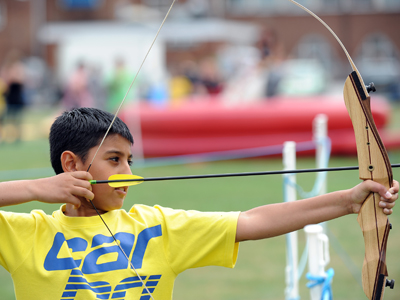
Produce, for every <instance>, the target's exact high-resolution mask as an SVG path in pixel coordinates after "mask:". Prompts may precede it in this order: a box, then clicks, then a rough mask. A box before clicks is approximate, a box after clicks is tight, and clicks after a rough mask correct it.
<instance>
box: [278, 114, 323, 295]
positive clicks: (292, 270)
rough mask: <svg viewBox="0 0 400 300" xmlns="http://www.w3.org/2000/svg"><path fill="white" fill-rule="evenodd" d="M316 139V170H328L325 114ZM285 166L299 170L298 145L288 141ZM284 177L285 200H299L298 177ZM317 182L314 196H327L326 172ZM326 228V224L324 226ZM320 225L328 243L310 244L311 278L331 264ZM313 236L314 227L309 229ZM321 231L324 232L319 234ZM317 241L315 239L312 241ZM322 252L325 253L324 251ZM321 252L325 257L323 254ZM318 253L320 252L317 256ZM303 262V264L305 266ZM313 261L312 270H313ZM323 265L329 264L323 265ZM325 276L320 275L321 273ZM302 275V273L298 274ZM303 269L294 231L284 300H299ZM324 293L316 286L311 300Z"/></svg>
mask: <svg viewBox="0 0 400 300" xmlns="http://www.w3.org/2000/svg"><path fill="white" fill-rule="evenodd" d="M313 139H314V142H315V144H316V167H317V168H325V167H327V164H328V159H329V149H330V145H329V144H328V143H327V140H328V139H327V117H326V115H322V114H321V115H317V116H316V117H315V119H314V121H313ZM283 167H284V169H285V170H294V169H296V143H295V142H286V143H285V144H284V148H283ZM283 178H284V198H285V199H284V201H285V202H290V201H296V200H297V189H296V186H297V185H296V175H295V174H285V175H283ZM316 181H317V182H318V185H317V189H315V188H314V189H313V191H312V192H311V194H313V195H314V196H317V195H321V194H325V193H326V172H324V173H320V174H319V175H318V178H317V180H316ZM321 225H323V226H324V227H325V226H326V225H325V224H321ZM316 226H318V234H319V235H318V237H319V238H320V240H326V242H325V244H324V245H325V248H323V247H324V246H323V247H322V248H321V242H314V241H313V240H312V241H311V244H310V243H309V242H308V243H307V245H308V249H309V250H308V256H309V269H310V273H309V274H310V275H315V276H319V277H321V276H325V270H324V268H325V266H326V264H327V263H328V262H329V247H328V246H327V245H328V240H327V239H328V238H327V236H326V235H325V234H323V233H322V232H323V227H322V226H320V225H316ZM308 230H309V231H310V234H311V236H312V233H311V232H313V231H315V230H316V229H313V227H310V228H309V229H308ZM319 230H321V232H319ZM311 239H315V238H311ZM321 249H322V250H321ZM321 251H322V254H321ZM315 253H318V256H316V254H315ZM314 259H317V260H319V263H318V264H316V263H315V262H314ZM305 261H306V260H304V265H305ZM311 261H313V262H312V267H311ZM321 262H324V263H326V264H321ZM316 265H319V266H320V267H321V265H323V267H322V271H321V269H318V272H317V273H315V270H316V268H315V266H316ZM320 271H321V272H322V273H321V272H320ZM299 273H300V274H299ZM301 273H302V270H299V267H298V238H297V232H291V233H289V234H287V235H286V268H285V276H286V277H285V278H286V288H285V299H286V300H298V299H300V296H299V284H298V281H299V278H300V276H301ZM321 294H322V287H321V285H315V286H313V287H311V288H310V295H311V299H312V300H320V299H321Z"/></svg>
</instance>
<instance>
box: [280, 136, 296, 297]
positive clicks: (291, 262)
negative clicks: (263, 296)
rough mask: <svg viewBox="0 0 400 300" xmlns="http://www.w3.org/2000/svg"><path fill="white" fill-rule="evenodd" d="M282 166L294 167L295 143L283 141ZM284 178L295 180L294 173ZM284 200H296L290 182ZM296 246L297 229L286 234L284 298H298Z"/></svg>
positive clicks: (287, 168) (285, 187) (285, 186)
mask: <svg viewBox="0 0 400 300" xmlns="http://www.w3.org/2000/svg"><path fill="white" fill-rule="evenodd" d="M283 167H284V169H285V170H294V169H296V143H295V142H285V143H284V146H283ZM283 176H284V179H285V180H290V181H291V182H294V183H295V182H296V175H295V174H284V175H283ZM284 189H285V190H284V193H285V196H286V197H285V201H287V202H290V201H296V199H297V193H296V188H295V187H294V186H292V185H290V184H285V185H284ZM297 248H298V246H297V231H294V232H290V233H288V234H286V270H285V271H286V272H285V275H286V289H285V299H286V300H295V299H299V282H298V270H297V265H298V253H297V252H298V249H297Z"/></svg>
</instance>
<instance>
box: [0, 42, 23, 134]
mask: <svg viewBox="0 0 400 300" xmlns="http://www.w3.org/2000/svg"><path fill="white" fill-rule="evenodd" d="M1 78H2V80H3V81H4V82H5V85H6V91H5V100H6V122H5V123H6V129H7V130H6V133H5V138H6V139H7V140H8V141H10V142H13V141H19V140H21V136H22V132H21V121H22V113H23V108H24V106H25V99H24V84H25V66H24V64H23V62H22V54H21V53H20V51H18V50H12V51H10V52H9V53H8V55H7V56H6V58H5V60H4V64H3V66H2V69H1Z"/></svg>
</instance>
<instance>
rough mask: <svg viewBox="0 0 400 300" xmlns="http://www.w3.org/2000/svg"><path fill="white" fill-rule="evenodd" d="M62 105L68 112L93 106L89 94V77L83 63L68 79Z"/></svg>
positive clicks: (78, 65)
mask: <svg viewBox="0 0 400 300" xmlns="http://www.w3.org/2000/svg"><path fill="white" fill-rule="evenodd" d="M62 104H63V106H64V108H65V109H66V110H70V109H73V108H79V107H91V106H92V105H93V98H92V96H91V94H90V92H89V75H88V72H87V70H86V66H85V63H84V62H82V61H80V62H78V64H77V67H76V69H75V71H74V72H73V73H72V74H71V77H70V78H69V79H68V82H67V86H66V88H65V90H64V97H63V98H62Z"/></svg>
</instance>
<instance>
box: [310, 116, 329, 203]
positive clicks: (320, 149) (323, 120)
mask: <svg viewBox="0 0 400 300" xmlns="http://www.w3.org/2000/svg"><path fill="white" fill-rule="evenodd" d="M327 137H328V117H327V116H326V115H324V114H319V115H317V116H316V117H315V118H314V121H313V139H314V141H315V142H316V145H317V147H316V150H315V156H316V157H315V159H316V167H317V168H326V167H327V166H326V164H327V159H328V157H327V153H328V149H327V147H328V145H327V143H326V142H325V141H326V140H327ZM321 141H323V142H322V143H321ZM325 173H326V172H325ZM318 194H319V195H323V194H326V177H325V180H324V182H323V183H322V186H321V189H320V190H319V193H318Z"/></svg>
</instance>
